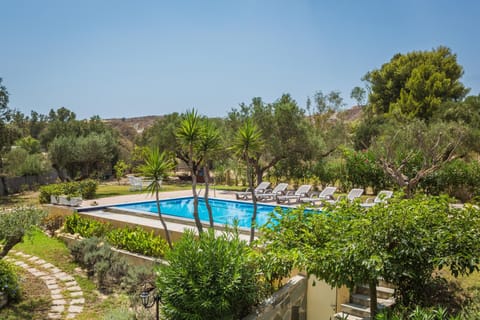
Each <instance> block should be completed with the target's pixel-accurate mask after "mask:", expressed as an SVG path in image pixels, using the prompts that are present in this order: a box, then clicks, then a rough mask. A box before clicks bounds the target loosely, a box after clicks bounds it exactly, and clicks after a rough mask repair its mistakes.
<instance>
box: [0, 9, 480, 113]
mask: <svg viewBox="0 0 480 320" xmlns="http://www.w3.org/2000/svg"><path fill="white" fill-rule="evenodd" d="M0 8H1V12H2V14H1V16H2V17H1V19H0V30H2V37H1V39H2V40H1V44H0V77H1V78H3V85H5V86H6V87H7V89H8V91H9V93H10V104H9V106H10V108H15V109H18V110H20V111H22V112H24V113H26V114H30V111H31V110H35V111H37V112H40V113H44V114H45V113H48V111H49V110H50V109H51V108H54V109H57V108H59V107H66V108H68V109H70V110H72V111H74V112H75V113H76V114H77V116H78V118H89V117H91V116H93V115H99V116H100V117H102V118H121V117H132V116H143V115H162V114H167V113H171V112H174V111H177V112H184V111H185V110H187V109H190V108H192V107H195V108H196V109H198V110H199V112H200V113H201V114H204V115H207V116H226V114H227V112H228V111H229V110H231V109H232V108H234V107H237V106H238V104H239V103H241V102H246V103H248V102H250V101H251V99H252V97H257V96H259V97H262V98H263V100H264V101H266V102H273V101H274V100H276V99H277V98H279V97H280V96H281V94H282V93H290V94H291V95H292V96H293V98H294V99H295V100H297V102H298V103H299V105H300V106H302V107H304V106H305V101H306V98H307V96H312V95H313V94H314V93H315V92H316V91H318V90H322V91H323V92H324V93H326V92H329V91H331V90H339V91H341V92H342V96H343V97H344V99H345V102H346V103H347V104H348V105H352V104H353V103H354V102H353V101H352V100H351V99H350V91H351V89H352V88H353V87H355V86H362V85H363V84H362V82H361V78H362V76H363V75H364V74H365V73H366V72H368V71H370V70H373V69H375V68H379V67H381V65H382V64H383V63H385V62H388V61H389V60H390V58H391V57H392V56H393V55H394V54H395V53H406V52H409V51H413V50H431V49H433V48H436V47H438V46H440V45H444V46H448V47H450V48H451V49H452V51H453V52H454V53H456V54H457V58H458V62H459V63H460V64H461V65H462V66H463V67H464V71H465V73H464V76H463V78H462V81H463V83H464V84H465V85H466V86H467V87H469V88H471V89H472V90H471V94H475V95H477V94H479V93H480V59H479V57H480V41H478V31H479V30H480V25H479V24H480V23H479V22H478V17H479V14H480V1H474V0H471V1H467V0H463V1H462V0H460V1H445V0H404V1H389V0H363V1H358V0H350V1H346V0H331V1H320V0H318V1H313V0H311V1H307V0H305V1H303V0H297V1H294V0H292V1H283V0H264V1H263V0H237V1H230V0H223V1H222V0H218V1H208V0H204V1H181V0H179V1H125V0H123V1H122V0H115V1H113V0H98V1H97V0H91V1H90V0H82V1H73V0H57V1H53V0H42V1H36V0H30V1H28V0H14V1H12V0H0Z"/></svg>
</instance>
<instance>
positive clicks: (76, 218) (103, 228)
mask: <svg viewBox="0 0 480 320" xmlns="http://www.w3.org/2000/svg"><path fill="white" fill-rule="evenodd" d="M111 228H112V227H111V225H110V224H109V223H105V222H99V221H97V220H93V219H87V218H82V217H81V216H80V215H79V214H78V213H74V214H72V215H70V216H68V217H67V218H66V220H65V231H66V232H68V233H71V234H76V233H77V234H79V235H81V236H82V237H84V238H90V237H94V236H96V237H103V236H105V235H106V234H107V232H108V230H110V229H111Z"/></svg>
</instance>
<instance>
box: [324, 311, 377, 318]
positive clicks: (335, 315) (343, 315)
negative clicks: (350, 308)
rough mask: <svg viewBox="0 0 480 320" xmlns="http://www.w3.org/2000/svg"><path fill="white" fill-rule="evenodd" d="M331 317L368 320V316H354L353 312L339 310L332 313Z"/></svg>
mask: <svg viewBox="0 0 480 320" xmlns="http://www.w3.org/2000/svg"><path fill="white" fill-rule="evenodd" d="M332 319H333V320H370V317H366V318H363V317H357V316H354V315H353V314H348V313H345V312H339V313H336V314H334V315H333V317H332Z"/></svg>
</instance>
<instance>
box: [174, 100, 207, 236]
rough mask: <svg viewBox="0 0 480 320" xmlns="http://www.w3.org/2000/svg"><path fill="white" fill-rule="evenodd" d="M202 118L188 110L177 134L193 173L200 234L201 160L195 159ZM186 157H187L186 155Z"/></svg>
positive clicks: (201, 230) (195, 215) (195, 210)
mask: <svg viewBox="0 0 480 320" xmlns="http://www.w3.org/2000/svg"><path fill="white" fill-rule="evenodd" d="M200 121H201V118H200V117H199V116H198V114H197V111H196V110H195V109H192V110H191V111H187V112H186V114H185V115H184V116H183V120H182V121H181V123H180V127H179V128H178V130H177V132H176V134H177V137H178V139H179V140H180V144H181V145H182V147H184V148H185V149H186V151H187V155H186V157H187V158H188V168H189V169H190V173H191V175H192V194H193V218H194V219H195V225H196V226H197V229H198V232H199V234H202V232H203V227H202V223H201V222H200V217H199V215H198V194H197V170H198V163H200V162H201V160H198V161H195V160H194V158H195V156H196V154H195V151H196V150H195V149H196V147H197V146H198V142H199V140H200V137H201V130H202V129H201V123H200ZM184 158H185V157H184Z"/></svg>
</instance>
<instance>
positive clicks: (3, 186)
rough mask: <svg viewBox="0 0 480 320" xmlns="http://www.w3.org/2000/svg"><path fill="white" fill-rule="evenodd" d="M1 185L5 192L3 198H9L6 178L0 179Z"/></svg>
mask: <svg viewBox="0 0 480 320" xmlns="http://www.w3.org/2000/svg"><path fill="white" fill-rule="evenodd" d="M0 183H1V184H2V190H3V194H2V196H8V194H9V192H8V186H7V180H6V179H5V176H1V177H0Z"/></svg>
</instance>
